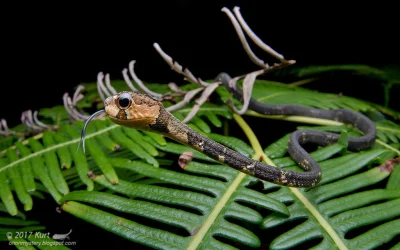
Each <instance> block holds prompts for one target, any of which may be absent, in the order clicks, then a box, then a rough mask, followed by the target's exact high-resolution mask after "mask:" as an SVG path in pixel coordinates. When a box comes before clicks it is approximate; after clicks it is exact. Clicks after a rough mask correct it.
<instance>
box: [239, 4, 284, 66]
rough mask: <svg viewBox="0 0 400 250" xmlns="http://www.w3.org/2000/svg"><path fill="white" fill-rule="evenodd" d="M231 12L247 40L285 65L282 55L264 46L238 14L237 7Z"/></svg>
mask: <svg viewBox="0 0 400 250" xmlns="http://www.w3.org/2000/svg"><path fill="white" fill-rule="evenodd" d="M233 12H234V13H235V15H236V18H237V20H238V21H239V23H240V25H241V26H242V28H243V29H244V31H245V32H246V34H247V35H248V36H249V38H250V39H251V40H252V41H253V42H254V43H255V44H256V45H257V46H258V47H260V48H261V49H262V50H264V51H265V52H267V53H268V54H270V55H271V56H273V57H275V58H276V59H278V60H279V61H281V62H282V63H286V59H285V58H284V57H283V55H281V54H279V53H278V52H276V51H275V50H274V49H272V48H271V47H270V46H268V45H267V44H265V43H264V42H263V41H262V40H261V39H260V38H259V37H258V36H257V35H256V34H255V33H254V32H253V31H252V30H251V29H250V27H249V26H248V25H247V23H246V21H245V20H244V19H243V17H242V15H241V14H240V8H239V7H237V6H236V7H234V8H233Z"/></svg>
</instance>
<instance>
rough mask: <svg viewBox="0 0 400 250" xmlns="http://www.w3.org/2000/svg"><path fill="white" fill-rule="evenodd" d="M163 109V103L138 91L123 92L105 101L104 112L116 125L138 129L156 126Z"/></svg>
mask: <svg viewBox="0 0 400 250" xmlns="http://www.w3.org/2000/svg"><path fill="white" fill-rule="evenodd" d="M161 107H162V103H161V102H159V101H157V100H155V99H153V98H152V97H150V96H149V95H146V94H142V93H139V92H136V91H122V92H120V93H118V94H116V95H114V96H110V97H108V98H107V99H106V100H105V101H104V110H105V112H106V114H107V116H108V117H109V118H110V119H111V120H112V121H113V122H114V123H116V124H119V125H124V126H128V127H133V128H138V129H147V128H148V127H149V125H151V124H154V123H155V122H156V119H157V117H158V116H159V114H160V109H161Z"/></svg>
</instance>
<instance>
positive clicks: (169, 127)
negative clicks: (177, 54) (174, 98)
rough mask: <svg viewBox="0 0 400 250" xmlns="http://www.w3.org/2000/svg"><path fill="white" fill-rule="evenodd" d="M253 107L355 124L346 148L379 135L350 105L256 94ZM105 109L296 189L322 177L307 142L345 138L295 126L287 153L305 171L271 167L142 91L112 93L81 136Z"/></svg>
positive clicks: (117, 118) (225, 78)
mask: <svg viewBox="0 0 400 250" xmlns="http://www.w3.org/2000/svg"><path fill="white" fill-rule="evenodd" d="M215 80H216V81H220V82H221V83H222V84H223V85H224V86H225V87H226V88H227V89H228V91H229V92H230V93H231V94H232V96H233V97H235V98H236V99H237V100H239V101H243V94H242V93H243V91H242V89H241V88H240V87H238V86H235V87H232V86H230V82H231V80H232V78H231V77H230V76H229V75H228V74H227V73H224V72H222V73H220V74H219V75H218V76H217V77H216V78H215ZM248 108H249V109H251V110H253V111H255V112H257V113H260V114H264V115H285V116H293V115H296V116H306V117H314V118H322V119H329V120H334V121H338V122H342V123H346V124H350V125H352V126H354V127H356V128H358V129H359V130H361V131H362V132H363V135H362V136H357V137H354V136H348V146H347V148H348V150H350V151H361V150H364V149H367V148H369V147H371V146H372V144H373V143H374V141H375V137H376V128H375V125H374V123H373V122H372V121H371V120H370V119H369V118H367V117H366V116H365V115H363V114H361V113H359V112H356V111H352V110H350V109H344V108H341V109H328V110H325V109H316V108H311V107H305V106H301V105H294V104H266V103H262V102H258V101H257V100H255V99H253V98H250V102H249V105H248ZM101 112H105V113H106V115H107V116H108V117H109V119H110V120H111V121H112V122H114V123H115V124H118V125H120V126H126V127H130V128H134V129H138V130H142V131H150V132H154V133H158V134H160V135H163V136H165V137H168V138H170V139H172V140H174V141H177V142H178V143H181V144H183V145H186V146H189V147H190V148H192V149H194V150H197V151H199V152H201V153H203V154H205V155H206V156H209V157H210V158H212V159H214V160H216V161H217V162H219V163H221V164H224V165H227V166H229V167H231V168H233V169H236V170H238V171H240V172H242V173H245V174H247V175H250V176H254V177H256V178H258V179H261V180H264V181H267V182H271V183H275V184H277V185H281V186H288V187H294V188H312V187H315V186H316V185H318V184H319V183H320V182H321V180H322V171H321V168H320V166H319V164H318V163H317V162H316V161H315V160H314V159H313V158H312V157H311V156H310V154H308V152H307V151H306V150H305V149H304V148H303V146H302V145H303V144H307V143H313V144H317V145H319V146H327V145H330V144H333V143H335V142H337V141H338V139H339V137H340V135H339V134H337V133H332V132H325V131H317V130H296V131H295V132H293V133H291V135H290V137H289V141H288V146H287V152H288V153H289V155H290V156H291V157H292V159H293V160H294V161H295V162H296V163H297V164H298V165H299V166H300V167H301V168H302V169H303V170H304V171H302V172H300V171H292V170H287V169H283V168H279V167H275V166H271V165H268V164H266V163H263V162H261V161H258V160H255V159H252V158H249V157H247V156H245V155H243V154H241V153H239V152H237V151H235V150H233V149H231V148H229V147H226V146H224V145H222V144H220V143H218V142H215V141H213V140H211V139H210V138H208V137H207V136H205V135H202V134H200V133H198V132H197V131H195V130H193V129H192V128H191V127H189V126H188V125H186V124H185V123H183V122H181V121H180V120H179V119H178V118H176V117H175V116H174V115H173V114H171V113H170V112H169V111H167V110H166V109H165V107H164V106H163V104H162V102H161V101H160V100H157V99H155V98H153V97H152V96H150V95H148V94H146V93H141V92H139V91H137V90H134V91H121V92H119V93H117V94H115V95H113V96H109V97H107V98H106V99H105V100H104V110H100V111H98V112H96V113H94V114H93V115H92V116H90V117H89V118H88V119H87V121H86V123H85V125H84V127H83V129H82V135H81V136H82V140H83V138H84V131H85V128H86V125H87V123H88V122H89V121H90V119H92V118H93V117H94V116H95V115H97V114H99V113H101ZM272 132H273V131H272ZM83 143H84V141H83ZM83 147H84V146H83Z"/></svg>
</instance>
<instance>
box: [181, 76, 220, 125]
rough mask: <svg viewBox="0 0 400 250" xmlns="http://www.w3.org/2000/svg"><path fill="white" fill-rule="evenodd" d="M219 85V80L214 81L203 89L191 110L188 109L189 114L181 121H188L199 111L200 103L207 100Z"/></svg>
mask: <svg viewBox="0 0 400 250" xmlns="http://www.w3.org/2000/svg"><path fill="white" fill-rule="evenodd" d="M218 86H219V82H215V83H212V84H210V85H209V86H208V87H207V88H205V89H204V91H203V93H202V94H201V96H200V98H199V99H197V100H196V104H195V105H194V106H193V108H192V110H190V112H189V114H188V115H187V116H186V117H185V119H184V120H183V121H182V122H183V123H187V122H189V121H190V120H191V119H192V118H193V117H194V116H195V115H196V113H197V112H198V111H199V109H200V107H201V105H203V103H204V102H205V101H207V99H208V97H209V96H210V95H211V94H212V93H213V92H214V90H215V89H216V88H217V87H218Z"/></svg>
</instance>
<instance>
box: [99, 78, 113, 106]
mask: <svg viewBox="0 0 400 250" xmlns="http://www.w3.org/2000/svg"><path fill="white" fill-rule="evenodd" d="M103 79H104V74H103V72H99V73H98V74H97V85H98V86H99V87H100V89H101V91H102V92H103V93H104V94H105V95H106V96H107V97H108V96H111V93H110V92H108V90H107V88H106V87H105V86H104V83H103ZM104 100H105V98H104Z"/></svg>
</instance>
